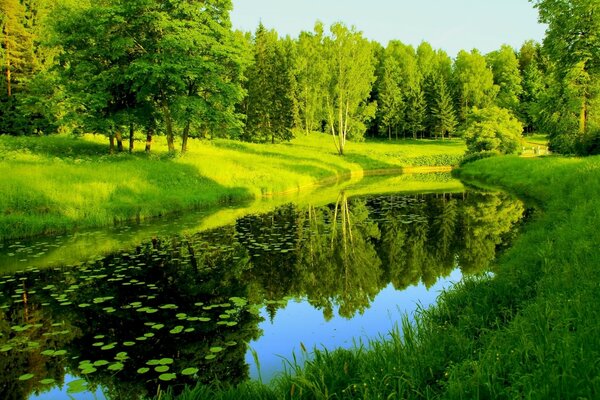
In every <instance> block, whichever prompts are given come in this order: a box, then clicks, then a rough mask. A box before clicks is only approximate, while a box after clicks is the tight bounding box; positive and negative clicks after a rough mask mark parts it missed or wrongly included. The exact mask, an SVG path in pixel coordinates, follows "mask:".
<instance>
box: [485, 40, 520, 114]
mask: <svg viewBox="0 0 600 400" xmlns="http://www.w3.org/2000/svg"><path fill="white" fill-rule="evenodd" d="M486 58H487V60H488V64H489V65H490V67H491V68H492V73H493V74H494V84H495V85H497V86H498V87H499V90H498V96H497V98H496V104H497V105H498V106H499V107H501V108H506V109H509V110H511V111H512V112H513V113H515V114H516V113H517V112H518V111H519V106H520V103H519V96H520V95H521V93H522V92H523V87H522V85H521V83H522V78H521V72H520V70H519V60H518V59H517V55H516V54H515V51H514V50H513V48H512V47H510V46H508V45H503V46H502V47H501V48H500V50H497V51H493V52H491V53H489V54H488V55H487V57H486Z"/></svg>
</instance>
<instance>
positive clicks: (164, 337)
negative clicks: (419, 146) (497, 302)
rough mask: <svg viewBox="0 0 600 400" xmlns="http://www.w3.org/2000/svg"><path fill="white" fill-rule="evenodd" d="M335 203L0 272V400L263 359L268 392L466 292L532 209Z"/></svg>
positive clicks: (12, 247) (168, 380) (369, 200)
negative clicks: (320, 350)
mask: <svg viewBox="0 0 600 400" xmlns="http://www.w3.org/2000/svg"><path fill="white" fill-rule="evenodd" d="M334 200H335V201H334V202H333V203H331V204H328V205H326V206H320V207H313V206H298V205H294V204H288V205H284V206H280V207H278V208H277V209H275V210H274V211H272V212H269V213H266V214H260V215H248V216H245V217H242V218H239V219H237V221H236V222H235V223H234V224H230V225H226V226H223V227H220V228H215V229H209V230H205V231H201V232H198V233H193V234H186V235H173V234H165V235H160V234H158V235H153V236H149V237H147V238H146V239H145V240H140V241H139V243H138V244H137V245H132V246H129V248H128V249H127V250H126V251H116V252H113V253H111V254H109V255H103V256H98V257H95V258H94V259H92V260H86V261H82V262H72V260H70V259H69V265H60V263H58V264H56V263H54V262H53V264H52V265H54V266H51V267H47V266H44V265H35V264H34V263H33V262H28V264H34V265H31V266H30V267H28V268H25V269H24V270H21V271H15V272H9V273H5V274H2V273H1V272H0V275H2V276H0V398H2V399H27V398H40V399H48V398H65V397H66V396H67V393H68V394H70V395H72V396H73V398H111V399H129V398H132V399H136V398H141V397H143V396H146V395H148V396H151V395H153V394H155V393H156V392H157V388H158V386H159V385H160V387H161V389H163V390H164V389H165V388H167V387H172V388H173V390H175V391H177V390H178V388H180V387H181V386H182V385H183V384H186V383H188V384H192V383H194V382H196V381H201V382H211V381H214V380H215V379H218V380H220V381H225V382H230V383H237V382H240V381H243V380H245V379H249V378H251V377H254V378H256V377H257V376H258V368H257V365H256V363H255V361H254V357H253V356H252V352H254V354H255V355H256V356H257V357H258V359H259V361H260V365H261V368H260V371H261V375H262V378H263V379H264V380H269V379H270V378H271V377H272V376H273V374H274V373H275V372H276V371H277V370H280V369H281V365H282V359H281V357H284V358H288V359H289V358H291V355H292V352H293V351H294V352H296V354H300V353H302V352H301V351H300V349H301V347H302V346H304V347H306V348H308V349H309V350H310V349H311V348H312V347H313V346H318V347H321V346H325V347H327V348H335V347H339V346H344V347H350V346H352V345H353V343H354V341H355V340H365V341H366V340H368V339H369V338H377V337H378V336H379V335H385V334H386V333H387V332H388V331H389V330H390V329H391V328H392V327H393V326H394V325H395V324H396V323H397V322H398V321H399V320H400V318H401V316H402V314H403V313H407V312H408V313H410V312H411V311H413V310H414V309H415V308H416V306H417V303H421V304H423V305H424V306H426V305H428V304H431V303H432V302H434V300H435V298H436V296H437V294H438V293H439V290H441V289H442V288H444V287H448V286H449V285H450V283H451V282H452V281H457V280H459V279H461V276H463V275H465V274H476V273H483V272H485V271H487V270H488V268H489V266H490V262H492V261H493V260H494V259H495V257H496V254H497V252H498V251H499V250H501V249H503V248H504V247H505V246H507V243H510V240H511V238H512V237H514V235H516V234H517V230H518V229H516V227H518V226H519V222H520V221H521V219H522V218H523V214H524V207H523V204H522V203H521V202H519V201H518V200H515V199H513V198H511V197H509V196H507V195H505V194H501V193H482V192H475V191H466V192H464V193H454V194H449V193H448V194H443V193H438V194H420V195H400V194H392V195H390V194H387V195H370V196H360V197H353V198H349V197H348V196H347V195H346V194H345V192H342V193H340V194H339V196H338V197H337V199H334ZM42 243H45V244H42V245H40V244H39V242H38V244H37V245H36V246H37V247H35V246H33V247H34V248H33V249H31V248H30V247H28V246H29V245H27V244H24V243H7V244H4V245H3V246H2V251H3V253H4V257H5V259H11V257H12V259H14V258H19V257H21V254H28V257H29V258H30V259H31V258H33V259H34V260H35V257H34V256H35V255H36V254H39V253H45V252H46V251H47V250H43V249H44V248H51V247H52V243H53V242H52V239H48V241H46V242H42ZM90 245H92V246H93V243H92V244H90ZM40 249H42V250H41V251H40ZM9 254H12V256H9ZM7 257H8V258H7ZM39 257H43V254H40V255H39ZM54 261H56V260H54ZM6 268H7V269H5V270H11V271H12V270H13V269H14V266H12V265H11V266H9V267H6ZM0 271H1V270H0Z"/></svg>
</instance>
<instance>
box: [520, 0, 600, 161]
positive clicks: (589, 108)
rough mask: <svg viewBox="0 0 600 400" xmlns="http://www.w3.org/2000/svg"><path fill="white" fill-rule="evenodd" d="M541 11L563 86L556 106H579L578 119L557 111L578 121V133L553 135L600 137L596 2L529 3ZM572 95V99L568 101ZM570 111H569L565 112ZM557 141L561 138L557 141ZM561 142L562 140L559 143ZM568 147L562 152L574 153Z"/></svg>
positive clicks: (544, 0)
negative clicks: (573, 104) (575, 104)
mask: <svg viewBox="0 0 600 400" xmlns="http://www.w3.org/2000/svg"><path fill="white" fill-rule="evenodd" d="M530 1H532V3H534V5H535V7H536V8H537V9H538V10H539V16H540V21H541V22H543V23H546V24H548V29H547V31H546V33H547V34H546V38H545V39H544V49H545V51H546V52H547V53H548V55H549V57H550V59H551V60H552V61H553V62H554V63H555V65H556V70H555V74H556V76H555V79H556V81H557V82H558V83H559V84H561V85H562V86H563V88H562V90H561V91H560V92H562V96H563V98H562V99H556V100H562V101H560V102H558V101H556V100H555V101H554V103H555V104H556V105H558V104H560V103H562V104H568V103H578V105H577V108H578V110H577V111H576V116H574V115H573V114H575V113H574V112H573V111H575V110H573V108H574V107H568V108H571V109H572V110H570V111H569V110H564V109H563V111H560V110H559V109H558V107H557V108H556V112H558V113H560V114H561V115H562V117H561V118H563V119H565V118H567V119H573V118H577V120H578V121H577V125H578V130H577V132H576V133H574V132H572V131H570V132H569V131H563V132H557V133H554V134H553V135H552V136H551V142H552V139H554V138H557V136H565V137H567V136H573V138H572V140H564V141H563V142H572V143H576V142H579V143H584V142H585V141H586V140H587V137H588V134H590V133H591V134H592V135H597V136H598V138H599V139H600V134H598V133H596V131H597V130H598V129H599V128H600V117H599V116H598V114H599V112H598V111H599V110H600V108H599V106H598V100H597V98H598V95H599V93H600V90H599V86H600V84H599V80H600V79H599V75H600V36H599V35H598V31H599V30H600V13H598V2H597V1H596V0H564V1H556V0H530ZM569 96H570V98H569ZM564 111H567V112H564ZM557 139H558V138H557ZM559 141H560V140H559ZM573 150H574V149H573V148H571V149H568V148H565V149H564V150H563V151H567V152H568V151H573Z"/></svg>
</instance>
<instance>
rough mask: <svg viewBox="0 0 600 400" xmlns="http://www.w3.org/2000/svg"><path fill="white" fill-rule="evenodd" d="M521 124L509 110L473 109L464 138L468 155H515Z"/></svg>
mask: <svg viewBox="0 0 600 400" xmlns="http://www.w3.org/2000/svg"><path fill="white" fill-rule="evenodd" d="M522 134H523V124H521V122H519V120H518V119H517V118H515V117H514V116H513V115H512V114H511V113H510V111H509V110H507V109H504V108H499V107H496V106H492V107H488V108H483V109H478V108H476V107H475V108H473V110H472V112H471V114H469V116H468V118H467V122H466V129H465V132H464V137H465V140H466V142H467V148H468V152H469V153H477V152H482V151H497V152H500V153H503V154H515V153H518V152H519V151H520V149H521V137H522Z"/></svg>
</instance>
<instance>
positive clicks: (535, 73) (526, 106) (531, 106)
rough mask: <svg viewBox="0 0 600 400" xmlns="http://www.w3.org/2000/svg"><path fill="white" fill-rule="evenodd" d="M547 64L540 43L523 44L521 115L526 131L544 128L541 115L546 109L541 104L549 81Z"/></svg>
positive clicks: (520, 60) (520, 66) (520, 62)
mask: <svg viewBox="0 0 600 400" xmlns="http://www.w3.org/2000/svg"><path fill="white" fill-rule="evenodd" d="M545 64H546V63H545V62H544V59H543V56H542V54H541V47H540V45H539V44H538V43H535V42H534V41H531V40H530V41H527V42H525V43H524V44H523V46H521V50H520V51H519V69H520V71H521V76H522V78H523V79H522V84H521V85H522V87H523V91H522V92H521V96H520V100H519V102H520V109H519V115H520V116H521V118H522V120H523V122H524V125H525V132H532V131H534V130H537V129H540V128H542V122H541V116H542V114H543V111H544V110H543V109H542V108H541V107H540V105H541V103H542V98H543V95H544V94H545V92H546V89H547V82H548V79H547V77H546V74H547V71H545V68H544V65H545Z"/></svg>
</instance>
